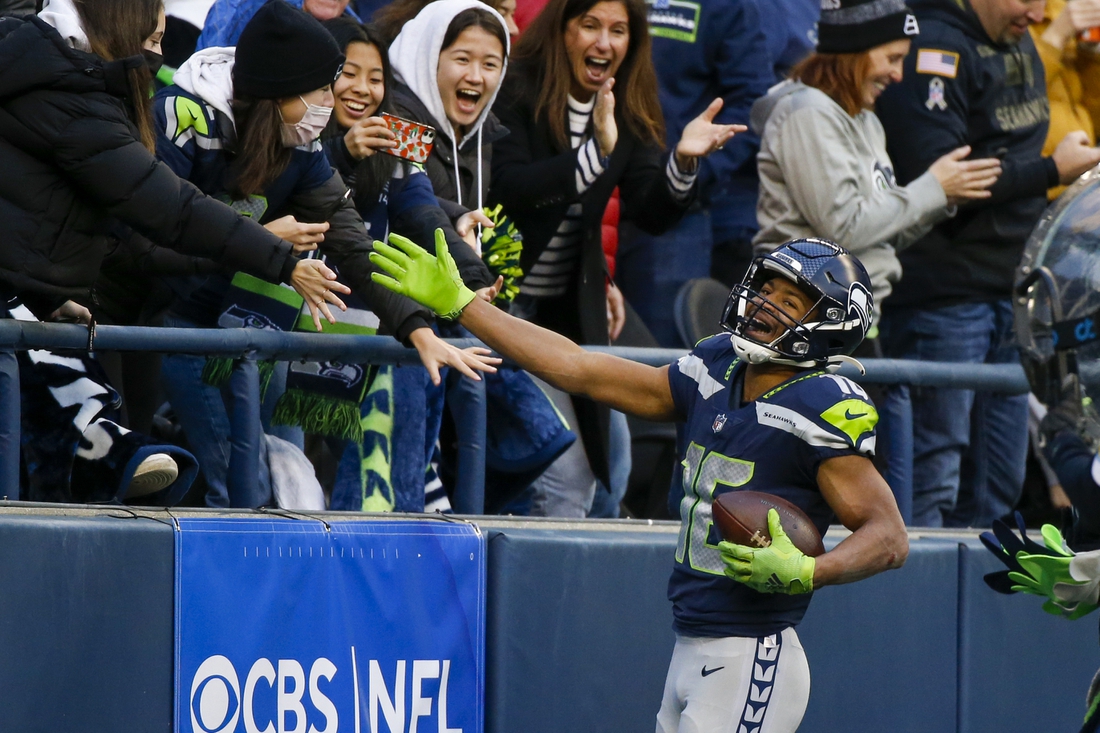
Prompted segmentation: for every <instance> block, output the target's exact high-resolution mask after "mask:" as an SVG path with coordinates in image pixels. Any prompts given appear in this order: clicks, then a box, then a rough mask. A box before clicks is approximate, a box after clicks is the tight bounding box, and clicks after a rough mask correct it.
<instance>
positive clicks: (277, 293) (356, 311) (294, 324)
mask: <svg viewBox="0 0 1100 733" xmlns="http://www.w3.org/2000/svg"><path fill="white" fill-rule="evenodd" d="M304 302H305V301H304V300H303V299H302V296H300V295H298V293H297V292H295V291H294V290H292V289H290V288H288V287H284V286H282V285H273V284H272V283H269V282H265V281H263V280H260V279H258V278H255V277H252V276H251V275H248V274H246V273H243V272H238V273H237V274H236V275H234V276H233V281H232V284H231V285H230V288H229V290H228V291H227V292H226V295H225V299H224V301H223V303H222V312H221V314H220V315H219V316H218V326H220V327H221V328H262V329H268V330H272V331H294V330H297V331H309V332H315V329H314V327H313V320H312V317H311V316H310V315H308V314H306V313H303V312H302V310H303V305H304ZM357 305H360V306H361V304H360V303H359V302H358V301H355V300H354V299H350V302H349V303H348V306H349V307H348V311H347V312H346V313H345V312H341V311H339V310H336V309H334V310H333V312H334V314H335V315H336V318H337V319H338V320H337V323H335V324H330V323H325V324H323V328H324V332H325V333H340V334H354V335H373V334H374V333H375V332H376V330H377V323H378V321H377V319H376V318H374V316H373V314H371V313H370V312H369V311H366V309H365V308H362V307H355V306H357ZM234 363H235V360H234V359H232V358H229V357H214V356H212V357H208V358H207V360H206V366H205V367H204V369H203V374H202V376H203V381H205V382H206V383H207V384H210V385H212V386H214V387H219V388H220V387H223V386H224V385H225V384H227V383H228V381H229V378H230V376H231V375H232V373H233V365H234ZM258 367H259V371H260V389H261V395H263V394H264V393H266V391H267V385H268V383H269V382H270V381H271V375H272V374H273V372H274V369H275V362H274V361H272V360H265V361H261V362H260V363H259V364H258ZM372 376H373V373H372V371H371V369H370V368H369V367H368V366H362V365H358V364H343V363H340V362H334V361H333V362H300V363H291V365H290V370H289V372H288V374H287V389H286V392H284V393H283V394H282V395H281V396H280V397H279V400H278V402H277V403H276V404H275V413H274V415H273V416H272V423H273V424H275V425H300V426H301V427H302V429H303V430H305V431H306V432H308V433H317V434H320V435H328V436H333V437H337V438H347V439H350V440H360V439H362V436H363V432H362V427H361V426H360V424H359V403H360V402H362V399H363V395H364V393H365V392H366V388H367V386H368V385H369V383H370V379H371V377H372Z"/></svg>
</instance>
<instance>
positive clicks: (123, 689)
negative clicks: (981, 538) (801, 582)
mask: <svg viewBox="0 0 1100 733" xmlns="http://www.w3.org/2000/svg"><path fill="white" fill-rule="evenodd" d="M496 527H497V528H489V527H488V526H487V527H486V532H487V535H488V538H489V543H488V547H489V555H488V574H489V578H488V621H487V623H488V629H487V648H486V659H487V669H486V731H487V732H488V733H514V732H515V731H523V732H524V733H540V732H543V731H545V732H547V733H561V732H562V731H593V732H594V733H605V732H607V733H618V732H619V731H622V732H623V733H634V732H641V733H646V732H648V731H652V730H653V727H654V718H655V715H656V712H657V709H658V707H659V705H660V700H661V691H662V687H663V683H664V675H665V671H666V669H667V665H668V660H669V656H670V653H671V650H672V644H673V641H674V638H673V634H672V630H671V621H672V619H671V610H670V608H669V604H668V602H667V600H666V599H665V587H666V583H667V579H668V572H669V570H670V568H671V562H672V555H673V552H674V548H675V544H676V533H675V532H676V530H675V527H674V526H672V525H665V526H661V527H654V528H653V529H652V530H649V529H646V530H641V531H638V530H631V531H613V530H609V529H608V525H606V524H605V525H597V526H596V528H594V529H592V530H587V529H582V528H577V527H575V526H573V527H569V528H562V527H561V526H560V525H559V526H557V527H555V526H554V525H548V526H545V528H543V527H539V528H527V527H525V528H514V527H509V526H504V525H503V523H501V524H497V525H496ZM501 527H503V528H501ZM173 550H174V545H173V534H172V528H171V526H169V525H168V524H162V523H160V522H157V521H155V520H150V519H122V518H109V517H106V516H102V515H101V516H98V517H61V516H56V517H55V516H13V515H10V514H9V515H3V516H0V731H19V732H20V733H23V732H37V731H42V732H43V733H45V732H49V733H68V732H69V731H79V732H81V733H83V732H84V731H88V732H89V733H93V732H94V733H100V732H101V731H127V732H128V733H129V732H130V731H162V732H164V733H167V732H168V731H170V730H171V722H172V670H173V619H172V614H173V610H174V608H173V591H174V583H173ZM998 569H999V566H998V563H997V562H996V560H995V559H994V558H993V557H992V556H990V555H989V554H988V553H987V552H986V551H985V550H984V549H983V548H982V547H981V545H980V544H979V543H978V542H977V540H976V538H973V537H960V538H959V539H954V538H951V539H944V538H938V539H928V538H926V539H918V540H914V541H913V542H911V550H910V555H909V561H908V563H907V564H906V566H905V567H904V568H903V569H901V570H899V571H895V572H891V573H886V574H883V575H881V576H877V577H875V578H871V579H869V580H866V581H863V582H861V583H857V584H854V585H850V586H842V587H836V588H827V589H824V590H823V591H822V592H820V593H818V594H817V596H816V597H815V599H814V603H813V605H812V606H811V608H810V611H809V613H808V614H807V616H806V619H805V621H804V623H803V624H802V625H801V627H800V628H799V635H800V637H801V639H802V643H803V645H804V647H805V649H806V653H807V656H808V657H809V661H810V669H811V673H812V678H813V682H812V688H811V693H810V703H809V708H808V709H807V712H806V717H805V720H804V722H803V724H802V727H801V728H800V731H801V733H864V732H865V731H889V732H890V733H908V732H910V731H911V732H913V733H916V732H917V731H921V732H922V733H924V732H928V733H985V732H986V731H997V733H1035V732H1036V731H1051V732H1052V733H1057V732H1059V731H1064V732H1066V733H1073V731H1076V730H1077V729H1078V728H1079V726H1080V720H1081V717H1082V715H1083V713H1084V700H1083V698H1084V693H1085V690H1086V688H1087V686H1088V683H1089V680H1090V679H1091V677H1092V675H1093V673H1094V672H1095V671H1096V668H1097V666H1100V648H1098V644H1097V630H1096V624H1097V614H1093V615H1091V616H1088V617H1085V618H1083V619H1080V620H1078V621H1075V622H1069V621H1066V620H1064V619H1060V618H1055V617H1052V616H1048V615H1046V614H1044V613H1043V612H1042V610H1041V609H1040V603H1039V601H1038V600H1037V599H1036V598H1034V597H1031V596H1024V595H1016V596H1001V595H998V594H996V593H993V592H992V591H990V590H989V589H988V588H987V587H986V586H985V584H984V582H982V577H981V576H982V575H983V574H984V573H986V572H990V571H993V570H998ZM467 733H477V732H475V731H467Z"/></svg>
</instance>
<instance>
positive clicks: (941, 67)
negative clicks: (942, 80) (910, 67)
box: [917, 48, 959, 79]
mask: <svg viewBox="0 0 1100 733" xmlns="http://www.w3.org/2000/svg"><path fill="white" fill-rule="evenodd" d="M917 73H918V74H937V75H938V76H946V77H947V78H948V79H954V78H955V77H956V76H958V75H959V54H957V53H954V52H952V51H939V50H936V49H934V48H922V49H921V50H919V51H917Z"/></svg>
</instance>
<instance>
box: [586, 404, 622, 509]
mask: <svg viewBox="0 0 1100 733" xmlns="http://www.w3.org/2000/svg"><path fill="white" fill-rule="evenodd" d="M610 419H611V423H610V430H609V435H608V440H609V445H610V450H611V454H610V455H609V456H608V458H609V465H608V470H609V471H610V474H611V475H610V476H609V478H610V479H611V488H604V487H603V486H597V487H596V494H595V496H594V497H593V498H592V508H591V509H590V510H589V511H588V516H589V517H593V518H598V519H617V518H618V517H619V515H620V509H619V505H620V504H621V503H622V501H623V497H624V496H626V489H627V486H628V485H629V484H630V469H631V468H632V467H633V458H632V456H631V454H630V426H629V425H628V424H627V422H626V415H624V414H623V413H621V412H618V411H617V410H612V411H611V416H610Z"/></svg>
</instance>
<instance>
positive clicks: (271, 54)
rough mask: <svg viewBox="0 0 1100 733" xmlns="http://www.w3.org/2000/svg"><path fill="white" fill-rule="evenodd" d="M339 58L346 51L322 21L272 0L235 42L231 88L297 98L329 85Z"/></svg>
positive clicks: (257, 94)
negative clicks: (341, 50) (341, 49)
mask: <svg viewBox="0 0 1100 733" xmlns="http://www.w3.org/2000/svg"><path fill="white" fill-rule="evenodd" d="M343 63H344V54H342V53H340V47H339V46H337V45H336V41H335V40H334V39H333V38H332V36H331V35H329V32H328V31H326V30H325V27H324V26H323V25H321V23H320V21H318V20H317V19H316V18H314V17H313V16H312V15H309V14H308V13H304V12H302V11H301V10H298V9H297V8H292V7H291V6H290V5H288V4H287V3H285V2H283V0H271V1H270V2H268V3H267V4H265V5H264V6H262V7H261V8H260V9H259V10H258V11H257V12H256V14H255V15H254V16H252V20H250V21H248V25H246V26H245V27H244V31H242V32H241V37H240V40H238V41H237V56H236V62H235V63H234V65H233V88H234V91H235V93H236V94H243V95H247V96H250V97H256V98H258V99H283V98H285V97H295V96H297V95H299V94H305V93H307V92H312V91H314V90H315V89H320V88H321V87H324V86H327V85H328V84H331V83H332V82H333V80H334V79H336V75H337V74H338V73H339V72H340V67H341V66H342V65H343Z"/></svg>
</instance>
